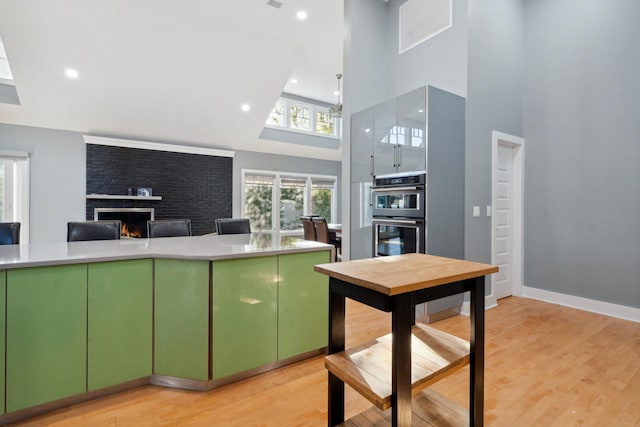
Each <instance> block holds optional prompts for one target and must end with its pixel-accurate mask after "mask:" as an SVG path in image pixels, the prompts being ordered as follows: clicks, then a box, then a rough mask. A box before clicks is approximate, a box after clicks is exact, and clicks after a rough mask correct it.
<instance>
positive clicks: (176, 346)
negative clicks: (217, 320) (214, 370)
mask: <svg viewBox="0 0 640 427" xmlns="http://www.w3.org/2000/svg"><path fill="white" fill-rule="evenodd" d="M154 270H155V300H154V307H155V340H154V349H155V352H154V358H155V367H154V373H155V374H157V375H168V376H172V377H180V378H191V379H196V380H203V381H207V380H208V379H209V300H210V297H209V262H208V261H191V260H175V259H156V260H155V261H154Z"/></svg>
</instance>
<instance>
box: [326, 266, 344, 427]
mask: <svg viewBox="0 0 640 427" xmlns="http://www.w3.org/2000/svg"><path fill="white" fill-rule="evenodd" d="M334 280H335V279H333V278H331V279H330V280H329V354H333V353H338V352H340V351H344V322H345V297H343V296H342V295H339V294H337V293H335V292H333V283H332V282H333V281H334ZM328 392H329V400H328V402H329V408H328V410H329V427H332V426H336V425H338V424H340V423H342V422H343V421H344V382H343V381H342V380H341V379H340V378H338V377H336V376H335V375H333V374H332V373H331V372H329V390H328Z"/></svg>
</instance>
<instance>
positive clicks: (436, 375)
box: [315, 254, 498, 426]
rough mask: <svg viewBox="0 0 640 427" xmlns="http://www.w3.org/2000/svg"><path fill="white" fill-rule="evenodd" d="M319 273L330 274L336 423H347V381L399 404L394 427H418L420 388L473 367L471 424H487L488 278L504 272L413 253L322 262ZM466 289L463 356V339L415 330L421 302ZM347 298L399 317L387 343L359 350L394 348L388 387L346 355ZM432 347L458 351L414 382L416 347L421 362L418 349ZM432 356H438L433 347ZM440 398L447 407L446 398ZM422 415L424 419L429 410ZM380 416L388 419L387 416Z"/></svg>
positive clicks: (377, 400) (332, 420)
mask: <svg viewBox="0 0 640 427" xmlns="http://www.w3.org/2000/svg"><path fill="white" fill-rule="evenodd" d="M315 271H318V272H320V273H323V274H326V275H328V276H329V277H330V280H329V289H330V298H329V355H328V356H327V358H326V362H325V365H326V366H327V368H328V369H329V397H328V400H329V402H328V404H329V422H328V424H329V426H335V425H340V424H341V423H343V421H344V384H345V382H347V383H348V384H349V385H351V386H353V387H354V388H355V389H356V391H359V392H360V393H361V394H363V396H365V397H367V398H368V399H369V400H371V401H372V402H373V403H374V404H376V406H377V407H378V408H380V409H386V408H387V407H391V409H392V410H391V417H390V418H391V424H392V425H393V426H411V420H412V417H415V416H418V417H419V416H421V415H416V414H413V415H412V390H413V391H414V392H415V391H418V390H420V389H422V388H424V387H426V386H427V385H429V384H431V383H433V382H434V381H437V380H438V379H440V378H442V376H444V375H446V374H448V373H449V372H451V371H452V370H454V368H455V367H456V366H463V365H464V364H466V363H469V364H470V365H471V366H470V399H469V424H470V425H471V426H482V425H483V412H484V411H483V400H484V276H485V275H487V274H491V273H495V272H497V271H498V267H495V266H492V265H488V264H480V263H476V262H469V261H462V260H456V259H450V258H442V257H436V256H431V255H425V254H405V255H397V256H389V257H378V258H370V259H364V260H357V261H349V262H343V263H332V264H321V265H316V266H315ZM462 292H470V293H471V313H470V321H471V340H470V346H469V347H467V348H468V351H469V352H468V356H465V355H464V354H462V353H460V352H459V350H460V348H461V347H460V343H459V342H457V341H456V340H457V338H455V337H451V336H448V337H443V335H448V334H444V333H441V332H437V331H436V332H435V333H434V332H433V331H430V330H428V327H424V328H423V327H420V326H413V324H414V323H415V305H416V304H420V303H423V302H427V301H432V300H435V299H438V298H442V297H446V296H449V295H454V294H459V293H462ZM345 297H348V298H351V299H354V300H356V301H359V302H361V303H364V304H367V305H369V306H371V307H375V308H377V309H379V310H383V311H385V312H391V313H392V337H393V338H387V339H386V341H385V338H381V339H379V340H377V341H376V342H373V343H368V344H365V345H364V346H362V347H366V348H365V351H364V352H362V351H361V352H359V354H361V353H364V354H373V353H375V351H378V350H380V351H381V352H384V348H385V346H386V347H387V349H388V352H389V353H390V355H389V354H388V353H387V357H386V359H387V360H388V359H390V360H391V367H390V377H391V378H390V379H389V381H388V382H389V383H390V386H388V387H387V386H385V385H384V384H382V383H384V381H378V379H377V378H372V377H370V373H367V372H366V367H363V366H361V364H362V363H361V362H358V360H357V359H358V358H357V357H355V355H356V354H355V353H354V352H353V351H349V350H347V351H345ZM412 326H413V328H414V331H413V332H414V333H413V338H412ZM416 328H420V330H417V329H416ZM438 337H440V338H442V339H440V338H438ZM394 338H395V339H394ZM412 341H413V344H412ZM385 342H386V344H385ZM429 345H430V346H431V347H434V346H435V347H436V349H439V348H444V347H446V348H447V351H446V352H447V354H451V358H450V360H445V361H444V362H442V365H441V366H437V367H433V368H429V372H426V373H424V374H423V375H424V377H422V378H417V379H416V378H412V369H413V371H414V372H413V373H414V374H415V373H416V371H417V369H416V365H415V364H414V365H412V347H413V351H414V357H415V358H416V359H419V358H421V357H423V355H420V354H417V355H416V349H417V348H418V347H420V346H429ZM452 349H453V350H452ZM374 350H375V351H374ZM428 352H433V348H430V349H429V351H428ZM443 352H444V351H443ZM458 353H459V354H458ZM389 356H390V357H389ZM382 358H385V357H382ZM364 359H366V360H367V362H366V363H370V362H371V359H370V358H364ZM376 369H378V368H376ZM382 375H384V374H382ZM379 382H380V384H378V383H379ZM385 388H388V393H386V394H388V395H387V396H384V394H385ZM426 398H428V396H427V395H426V394H425V395H422V396H421V397H420V399H417V400H416V401H417V402H418V401H421V400H424V399H426ZM438 399H439V402H441V401H442V399H440V398H438ZM436 406H437V405H436ZM374 409H375V408H374ZM379 412H380V411H379ZM422 413H423V415H424V411H422ZM363 414H364V413H363ZM380 414H383V413H382V412H380ZM375 416H377V417H379V419H380V420H382V419H383V418H382V417H383V416H384V415H375ZM372 417H373V415H371V414H367V415H365V416H364V418H361V419H360V420H356V421H353V422H352V423H351V424H346V425H357V424H358V422H360V423H362V422H364V423H365V425H366V424H371V423H372V420H373V418H372ZM376 419H377V418H376Z"/></svg>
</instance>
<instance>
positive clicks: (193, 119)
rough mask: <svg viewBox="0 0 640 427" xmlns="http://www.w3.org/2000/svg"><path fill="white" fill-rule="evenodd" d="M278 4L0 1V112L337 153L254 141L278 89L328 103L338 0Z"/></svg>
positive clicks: (339, 24) (166, 136)
mask: <svg viewBox="0 0 640 427" xmlns="http://www.w3.org/2000/svg"><path fill="white" fill-rule="evenodd" d="M281 2H282V6H281V7H280V8H275V7H272V6H269V5H268V4H267V0H232V1H212V0H188V1H178V0H135V1H131V0H109V1H104V0H56V1H50V0H20V1H15V0H0V37H1V38H2V40H3V42H4V46H5V49H6V52H7V54H8V58H9V61H10V64H11V69H12V72H13V78H14V82H15V85H16V88H17V91H18V95H19V97H20V102H21V105H9V104H0V122H3V123H13V124H20V125H27V126H37V127H47V128H55V129H65V130H74V131H80V132H84V133H93V134H101V135H108V136H116V137H126V138H135V139H141V140H147V141H162V142H177V143H185V144H192V145H201V146H213V147H220V148H235V149H248V150H256V151H268V152H276V153H281V154H292V155H303V156H312V157H318V158H330V159H339V158H340V153H337V152H336V150H324V149H319V148H314V147H305V146H300V147H298V146H297V145H295V144H294V145H292V144H284V143H276V142H269V141H262V140H259V139H258V136H259V135H260V132H261V131H262V128H263V126H264V122H265V120H266V118H267V116H268V114H269V112H270V111H271V108H272V107H273V105H274V104H275V101H276V100H277V98H278V97H279V95H280V93H281V92H282V91H286V92H291V93H294V94H298V95H302V96H306V97H309V98H314V99H319V100H324V101H327V102H335V101H336V96H335V95H334V91H335V90H336V79H335V74H336V73H338V72H341V71H342V40H343V17H342V9H343V2H342V0H282V1H281ZM299 10H305V11H306V12H307V13H308V18H307V19H306V20H304V21H300V20H298V19H297V18H296V12H297V11H299ZM67 68H74V69H76V70H77V71H78V73H79V77H78V78H77V79H76V80H71V79H69V78H67V77H66V76H65V69H67ZM294 77H295V78H297V79H298V83H297V84H292V83H291V82H290V79H291V78H294ZM243 103H248V104H250V105H251V110H250V111H249V112H246V113H245V112H242V111H241V108H240V107H241V105H242V104H243Z"/></svg>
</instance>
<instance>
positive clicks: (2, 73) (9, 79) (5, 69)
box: [0, 39, 13, 84]
mask: <svg viewBox="0 0 640 427" xmlns="http://www.w3.org/2000/svg"><path fill="white" fill-rule="evenodd" d="M0 83H4V84H13V75H12V74H11V67H9V59H8V58H7V52H6V51H5V50H4V45H3V44H2V39H0Z"/></svg>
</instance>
